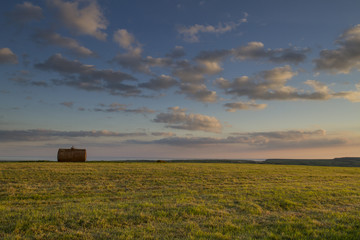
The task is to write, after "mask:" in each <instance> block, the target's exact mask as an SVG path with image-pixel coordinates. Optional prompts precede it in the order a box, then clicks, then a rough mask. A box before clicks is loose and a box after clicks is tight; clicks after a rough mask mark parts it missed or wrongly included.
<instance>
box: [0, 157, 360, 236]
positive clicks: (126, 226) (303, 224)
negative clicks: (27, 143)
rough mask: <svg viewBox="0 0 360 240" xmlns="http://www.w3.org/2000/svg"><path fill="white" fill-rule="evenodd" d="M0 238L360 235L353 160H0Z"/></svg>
mask: <svg viewBox="0 0 360 240" xmlns="http://www.w3.org/2000/svg"><path fill="white" fill-rule="evenodd" d="M0 171H1V172H0V173H1V174H0V239H17V238H19V239H23V238H28V239H264V238H265V239H359V236H360V168H337V167H310V166H278V165H258V164H220V163H107V162H104V163H91V162H89V163H57V162H53V163H51V162H50V163H46V162H42V163H34V162H33V163H0Z"/></svg>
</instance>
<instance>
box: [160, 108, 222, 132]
mask: <svg viewBox="0 0 360 240" xmlns="http://www.w3.org/2000/svg"><path fill="white" fill-rule="evenodd" d="M168 110H169V112H168V113H160V114H158V115H157V116H156V118H155V119H154V120H153V121H154V122H157V123H166V124H167V126H166V127H168V128H174V129H184V130H192V131H204V132H215V133H220V132H221V129H222V125H221V123H220V122H219V120H218V119H216V118H215V117H210V116H206V115H202V114H187V113H186V109H181V108H179V107H170V108H168Z"/></svg>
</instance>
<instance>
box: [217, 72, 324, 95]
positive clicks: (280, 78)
mask: <svg viewBox="0 0 360 240" xmlns="http://www.w3.org/2000/svg"><path fill="white" fill-rule="evenodd" d="M297 74H298V72H294V71H293V70H292V69H291V67H290V66H289V65H286V66H284V67H277V68H274V69H271V70H265V71H262V72H260V73H258V74H256V75H255V76H253V77H248V76H242V77H238V78H236V79H234V81H232V82H230V81H228V80H226V79H224V78H218V79H217V80H216V81H215V83H216V85H217V86H218V87H220V88H222V89H225V91H226V93H228V94H234V95H237V96H239V97H241V96H247V97H248V98H249V99H262V100H298V99H307V100H328V99H330V98H331V95H330V94H329V93H328V92H326V91H324V88H321V89H320V84H319V83H317V82H315V81H314V82H311V81H308V82H307V84H308V85H309V86H312V87H313V88H314V91H313V92H304V91H302V90H299V89H297V88H294V87H291V86H287V85H286V83H287V81H288V80H290V79H291V78H293V77H294V76H296V75H297Z"/></svg>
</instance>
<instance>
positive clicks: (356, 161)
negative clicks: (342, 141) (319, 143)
mask: <svg viewBox="0 0 360 240" xmlns="http://www.w3.org/2000/svg"><path fill="white" fill-rule="evenodd" d="M263 163H264V164H282V165H308V166H333V167H360V157H343V158H334V159H267V160H265V161H264V162H263Z"/></svg>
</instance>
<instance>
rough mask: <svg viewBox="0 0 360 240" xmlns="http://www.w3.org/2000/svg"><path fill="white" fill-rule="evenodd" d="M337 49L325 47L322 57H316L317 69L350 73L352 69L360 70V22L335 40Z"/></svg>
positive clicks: (321, 53)
mask: <svg viewBox="0 0 360 240" xmlns="http://www.w3.org/2000/svg"><path fill="white" fill-rule="evenodd" d="M335 43H336V44H337V45H339V47H338V48H337V49H335V50H328V49H324V50H322V51H321V52H320V58H318V59H315V60H314V63H315V65H316V67H315V70H324V71H329V72H331V73H344V74H347V73H349V72H350V71H351V70H352V69H357V70H359V71H360V24H357V25H355V26H354V27H352V28H350V29H348V30H346V31H345V32H344V33H343V34H341V35H340V37H339V38H338V39H337V40H336V41H335Z"/></svg>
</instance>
